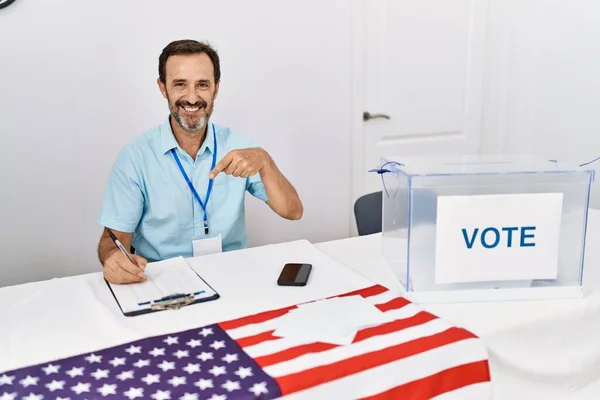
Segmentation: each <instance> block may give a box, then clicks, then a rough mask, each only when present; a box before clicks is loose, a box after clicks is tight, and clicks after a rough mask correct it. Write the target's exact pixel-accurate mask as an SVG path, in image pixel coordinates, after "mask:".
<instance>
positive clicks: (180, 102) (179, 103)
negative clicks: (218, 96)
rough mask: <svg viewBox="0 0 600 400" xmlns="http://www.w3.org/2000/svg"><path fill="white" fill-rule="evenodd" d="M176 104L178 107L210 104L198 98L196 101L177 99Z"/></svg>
mask: <svg viewBox="0 0 600 400" xmlns="http://www.w3.org/2000/svg"><path fill="white" fill-rule="evenodd" d="M175 105H176V106H178V107H199V108H206V107H207V106H208V103H207V102H206V101H204V100H202V99H200V100H198V101H197V102H195V103H193V104H192V103H190V102H189V101H187V100H177V101H176V102H175Z"/></svg>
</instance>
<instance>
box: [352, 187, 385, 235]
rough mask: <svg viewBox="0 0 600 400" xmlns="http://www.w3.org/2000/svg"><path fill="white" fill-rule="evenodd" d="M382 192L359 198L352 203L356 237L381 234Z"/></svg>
mask: <svg viewBox="0 0 600 400" xmlns="http://www.w3.org/2000/svg"><path fill="white" fill-rule="evenodd" d="M382 201H383V198H382V192H381V191H379V192H374V193H369V194H365V195H364V196H361V197H360V198H358V199H357V200H356V202H354V218H355V219H356V228H357V230H358V235H359V236H363V235H371V234H373V233H380V232H381V216H382V211H381V209H382Z"/></svg>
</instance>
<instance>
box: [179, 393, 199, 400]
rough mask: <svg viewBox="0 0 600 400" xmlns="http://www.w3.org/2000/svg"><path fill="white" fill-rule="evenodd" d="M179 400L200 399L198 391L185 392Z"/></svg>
mask: <svg viewBox="0 0 600 400" xmlns="http://www.w3.org/2000/svg"><path fill="white" fill-rule="evenodd" d="M179 400H198V395H197V394H196V393H185V394H184V395H183V396H181V397H180V398H179Z"/></svg>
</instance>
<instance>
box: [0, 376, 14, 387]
mask: <svg viewBox="0 0 600 400" xmlns="http://www.w3.org/2000/svg"><path fill="white" fill-rule="evenodd" d="M13 379H15V377H14V376H8V375H6V374H4V375H2V376H0V386H2V385H12V382H13Z"/></svg>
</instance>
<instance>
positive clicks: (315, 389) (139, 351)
mask: <svg viewBox="0 0 600 400" xmlns="http://www.w3.org/2000/svg"><path fill="white" fill-rule="evenodd" d="M351 295H360V296H362V297H363V298H365V299H367V300H368V301H369V302H370V303H371V304H373V305H375V306H376V307H377V308H379V309H380V310H381V311H383V312H385V313H386V314H388V315H390V316H393V317H394V319H393V321H392V322H387V323H384V324H381V325H378V326H374V327H369V328H365V329H362V330H360V331H359V332H358V334H357V335H356V337H355V339H354V341H353V343H352V344H351V345H348V346H340V345H333V344H327V343H306V342H305V341H304V342H301V341H298V340H297V339H291V338H279V337H276V336H273V331H274V327H275V326H276V325H277V319H278V318H279V317H281V316H283V315H285V314H286V313H287V312H288V311H289V310H290V309H292V308H295V307H296V306H292V307H287V308H283V309H278V310H273V311H267V312H263V313H259V314H255V315H251V316H247V317H243V318H238V319H235V320H230V321H225V322H221V323H218V324H213V325H207V326H203V327H200V328H196V329H191V330H187V331H183V332H178V333H172V334H168V335H161V336H156V337H150V338H145V339H141V340H137V341H135V342H131V343H127V344H123V345H119V346H115V347H110V348H106V349H102V350H99V351H95V352H92V353H87V354H82V355H78V356H74V357H69V358H65V359H61V360H57V361H52V362H47V363H43V364H39V365H35V366H29V367H25V368H21V369H17V370H13V371H7V372H0V400H14V399H28V400H33V399H38V400H41V399H43V400H48V399H53V400H59V399H63V400H66V399H69V400H74V399H136V398H140V399H153V400H171V399H181V400H200V399H211V400H227V399H230V400H231V399H274V398H280V397H282V396H283V397H285V398H289V399H297V398H307V399H346V398H352V399H359V398H360V399H432V398H439V399H442V398H448V399H449V398H461V399H467V398H473V399H484V398H491V379H490V372H489V366H488V360H487V352H486V350H485V346H484V345H483V343H481V341H480V339H479V338H477V337H476V336H475V335H473V334H472V333H470V332H469V331H467V330H465V329H461V328H458V327H455V326H452V325H450V324H449V323H447V322H446V321H444V320H442V319H440V318H438V317H436V316H434V315H432V314H430V313H428V312H425V311H422V310H421V309H419V308H418V307H416V306H415V305H413V304H411V303H410V302H409V301H407V300H406V299H404V298H403V297H398V296H396V295H394V294H393V293H392V292H390V291H389V290H387V289H386V288H384V287H382V286H379V285H374V286H371V287H368V288H365V289H361V290H358V291H354V292H350V293H346V294H342V295H340V296H351ZM453 396H456V397H453Z"/></svg>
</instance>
